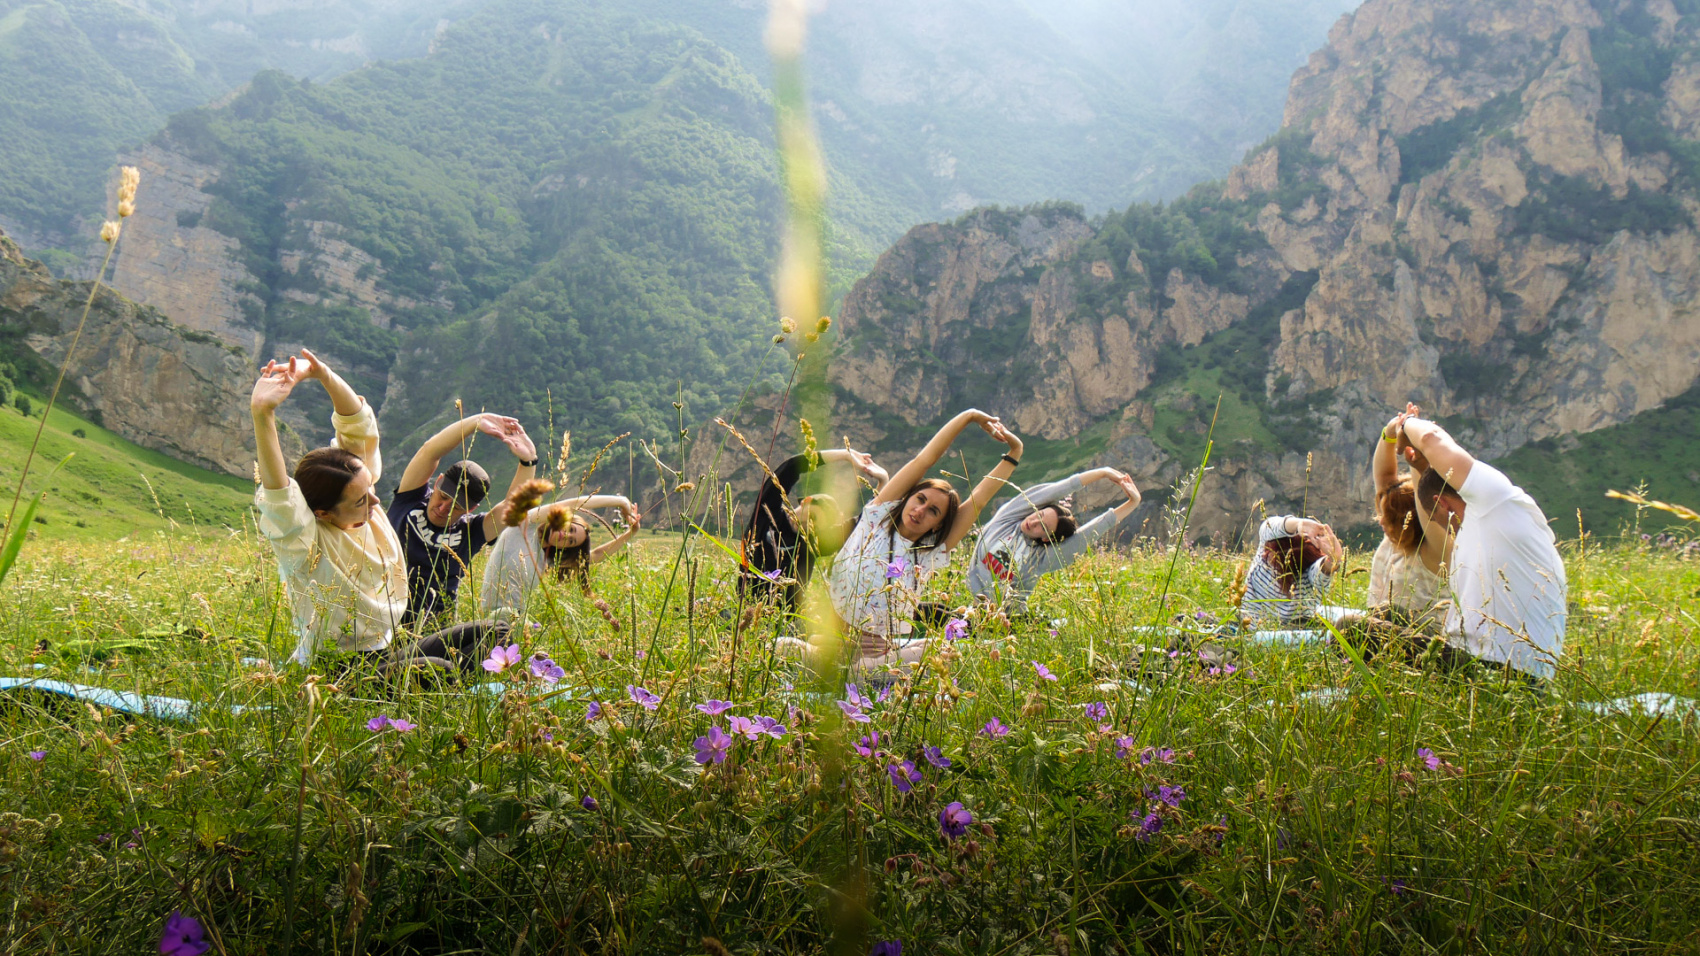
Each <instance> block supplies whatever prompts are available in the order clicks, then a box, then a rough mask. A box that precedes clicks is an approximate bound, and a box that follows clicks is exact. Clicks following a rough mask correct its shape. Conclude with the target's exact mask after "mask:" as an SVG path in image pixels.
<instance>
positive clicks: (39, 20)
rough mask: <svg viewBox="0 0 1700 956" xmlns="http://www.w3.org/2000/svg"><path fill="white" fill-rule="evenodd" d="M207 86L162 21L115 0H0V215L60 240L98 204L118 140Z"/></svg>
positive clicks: (131, 137) (151, 125) (194, 99)
mask: <svg viewBox="0 0 1700 956" xmlns="http://www.w3.org/2000/svg"><path fill="white" fill-rule="evenodd" d="M207 95H208V86H207V84H206V83H205V82H204V80H203V78H202V77H201V76H200V75H199V74H198V73H197V72H196V68H195V62H194V59H193V58H192V57H190V56H189V55H188V54H187V53H186V52H185V51H184V50H183V48H182V47H181V46H179V45H178V44H177V43H176V41H175V40H174V39H173V38H172V37H171V35H170V33H169V32H168V31H167V30H166V29H165V28H164V26H163V25H162V24H160V23H158V22H157V21H155V20H153V19H152V18H150V17H147V16H145V15H143V14H141V13H138V12H136V11H135V10H133V9H131V8H129V7H127V6H124V5H122V4H119V3H117V2H114V0H41V2H26V0H0V170H3V173H0V220H4V221H6V222H9V223H12V224H13V228H21V229H23V230H26V231H27V232H28V233H32V234H33V235H35V236H37V237H42V238H46V239H48V240H49V241H51V242H62V241H64V237H65V235H66V234H67V233H69V231H70V229H71V219H72V218H73V217H76V216H89V217H94V216H98V215H99V214H100V212H101V209H102V207H103V205H104V203H105V192H104V189H103V188H102V187H103V184H104V182H105V178H106V174H107V170H108V169H109V168H110V167H111V165H112V158H113V156H114V155H115V154H116V153H117V150H118V149H119V148H120V147H121V146H123V145H125V144H127V143H132V142H136V141H139V140H141V139H143V138H144V137H146V136H148V135H150V134H152V133H153V132H154V131H155V130H157V129H158V128H159V127H160V124H162V123H163V122H164V121H165V117H166V116H167V115H168V114H169V113H170V112H172V111H174V110H180V109H184V108H186V107H189V106H193V105H194V104H196V103H198V102H200V101H201V100H203V99H205V98H206V96H207Z"/></svg>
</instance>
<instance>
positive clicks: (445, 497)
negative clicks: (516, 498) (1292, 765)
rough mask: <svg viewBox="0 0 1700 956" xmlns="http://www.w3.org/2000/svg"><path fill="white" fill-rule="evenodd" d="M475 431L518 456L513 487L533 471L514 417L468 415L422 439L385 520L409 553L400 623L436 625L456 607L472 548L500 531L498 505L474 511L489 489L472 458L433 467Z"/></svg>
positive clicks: (531, 450)
mask: <svg viewBox="0 0 1700 956" xmlns="http://www.w3.org/2000/svg"><path fill="white" fill-rule="evenodd" d="M478 432H483V433H484V434H486V435H489V436H491V437H493V438H495V439H497V440H499V441H500V442H501V443H502V444H503V445H505V446H507V448H508V450H509V451H510V452H512V453H513V455H514V457H515V458H517V459H519V468H518V470H517V471H515V472H514V479H513V482H512V483H511V484H510V485H509V492H510V493H511V492H512V491H513V489H515V488H518V487H519V486H520V485H522V484H524V483H525V482H527V481H530V480H531V478H532V476H533V475H534V474H535V473H536V469H537V446H536V445H535V444H533V443H532V441H531V438H530V436H528V435H526V433H525V428H524V427H522V426H521V425H520V423H519V421H518V419H513V418H507V417H504V416H501V415H488V414H479V415H470V416H468V417H466V418H463V419H461V420H460V421H458V422H455V423H453V424H451V425H449V426H448V427H446V428H444V429H443V430H442V431H440V432H438V433H437V434H435V435H433V436H431V438H430V440H428V441H426V442H425V444H424V446H423V447H421V448H420V449H419V452H418V453H417V454H415V455H414V456H413V460H412V461H410V462H408V463H407V470H406V471H404V472H403V473H402V476H401V483H400V484H399V485H397V486H396V492H395V497H394V498H392V499H391V500H390V508H389V519H390V525H391V526H392V527H394V528H395V532H396V536H397V537H399V538H400V539H401V544H402V550H403V552H404V553H405V555H406V560H407V613H406V615H405V616H403V617H402V619H401V624H402V626H404V627H411V628H413V629H414V630H421V629H424V630H434V629H435V627H436V625H437V623H438V622H437V621H436V618H438V617H439V615H442V614H443V613H445V612H447V611H449V610H451V609H452V608H453V607H454V603H455V594H456V592H458V591H459V590H460V579H461V575H463V574H465V573H466V569H467V567H468V566H469V565H470V564H471V563H472V557H473V555H475V554H477V553H478V552H479V551H480V550H482V549H483V547H484V545H485V544H487V543H489V542H490V541H494V540H495V538H496V535H498V534H500V533H501V530H502V521H501V516H500V513H499V510H492V511H488V512H481V513H473V512H472V509H474V508H476V507H478V506H479V505H480V504H482V503H483V501H484V498H485V497H486V496H487V495H488V494H489V493H490V475H489V474H488V473H487V472H485V470H484V469H483V468H481V467H479V465H478V463H477V462H474V461H457V462H455V463H454V464H452V465H450V466H449V467H448V468H446V469H444V471H443V473H442V474H440V475H439V474H437V466H438V465H439V464H441V463H442V460H443V458H444V457H445V456H446V455H448V453H449V452H451V451H453V450H455V449H456V448H458V447H461V445H462V444H463V443H464V442H465V441H466V440H467V439H468V438H470V437H471V436H472V435H474V434H475V433H478Z"/></svg>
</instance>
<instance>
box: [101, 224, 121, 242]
mask: <svg viewBox="0 0 1700 956" xmlns="http://www.w3.org/2000/svg"><path fill="white" fill-rule="evenodd" d="M100 241H102V242H107V243H111V242H117V241H118V220H116V219H108V220H106V222H104V223H101V226H100Z"/></svg>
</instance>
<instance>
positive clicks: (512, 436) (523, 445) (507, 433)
mask: <svg viewBox="0 0 1700 956" xmlns="http://www.w3.org/2000/svg"><path fill="white" fill-rule="evenodd" d="M483 418H484V420H482V421H480V422H479V423H478V430H479V431H481V432H483V433H484V434H486V435H492V436H494V437H496V438H497V439H499V440H500V441H501V443H502V444H504V445H506V446H508V451H511V452H513V454H514V457H515V458H518V459H519V460H520V461H535V460H536V459H537V443H536V442H533V441H532V440H531V436H530V435H527V434H526V433H525V426H524V425H521V424H520V423H519V419H517V418H504V417H501V416H498V415H486V416H483ZM489 419H495V420H496V422H497V423H498V425H497V428H496V429H495V430H494V431H492V430H491V429H490V428H489V427H487V426H488V424H489V422H488V420H489Z"/></svg>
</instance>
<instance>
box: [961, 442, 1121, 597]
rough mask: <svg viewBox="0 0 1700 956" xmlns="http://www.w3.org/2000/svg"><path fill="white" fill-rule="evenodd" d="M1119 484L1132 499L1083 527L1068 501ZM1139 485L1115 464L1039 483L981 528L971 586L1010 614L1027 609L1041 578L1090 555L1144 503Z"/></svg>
mask: <svg viewBox="0 0 1700 956" xmlns="http://www.w3.org/2000/svg"><path fill="white" fill-rule="evenodd" d="M1106 478H1107V479H1109V480H1111V481H1113V482H1115V483H1116V485H1117V486H1119V487H1120V488H1121V489H1122V492H1123V493H1124V494H1126V495H1127V500H1126V501H1124V502H1122V503H1121V504H1120V505H1118V506H1116V507H1115V508H1112V509H1110V510H1108V511H1105V512H1104V513H1103V514H1101V515H1099V516H1098V517H1096V518H1094V519H1092V520H1091V521H1089V522H1087V523H1086V525H1085V526H1084V527H1082V526H1080V525H1079V523H1078V522H1077V521H1076V520H1075V517H1074V512H1073V511H1071V510H1070V509H1069V507H1068V506H1067V505H1066V504H1064V503H1063V499H1065V498H1067V497H1068V496H1070V495H1072V494H1074V493H1075V492H1077V491H1079V490H1080V489H1082V488H1084V487H1086V486H1087V485H1090V484H1094V483H1096V482H1099V481H1103V480H1104V479H1106ZM1139 501H1140V496H1139V486H1138V485H1135V484H1134V483H1133V479H1132V478H1130V477H1128V476H1127V475H1125V474H1122V473H1121V472H1119V471H1117V470H1116V469H1114V468H1094V469H1093V470H1091V471H1085V472H1081V473H1080V474H1078V475H1074V476H1072V477H1069V478H1064V479H1063V480H1062V481H1056V482H1052V483H1050V484H1048V485H1035V486H1033V487H1032V488H1028V489H1025V490H1024V491H1022V492H1021V493H1020V494H1018V495H1016V496H1015V500H1013V501H1011V502H1009V503H1008V504H1006V505H1004V506H1003V507H1002V508H999V509H998V511H997V514H995V515H993V516H992V520H990V521H988V522H986V527H985V530H983V531H981V532H980V542H979V544H977V545H975V547H974V560H973V563H971V564H970V565H969V566H968V590H969V591H970V592H971V593H972V594H973V595H974V596H975V597H976V598H979V599H980V600H982V601H988V602H990V603H991V604H992V605H993V606H994V607H997V608H999V609H1001V610H1003V611H1005V612H1007V613H1009V614H1021V613H1024V612H1025V611H1026V610H1027V598H1028V596H1029V595H1031V594H1032V593H1033V589H1034V588H1036V587H1038V586H1039V579H1040V578H1041V577H1043V576H1045V575H1047V574H1050V573H1051V572H1052V571H1060V570H1062V569H1063V568H1066V567H1068V566H1069V565H1070V564H1071V563H1073V562H1074V559H1075V558H1078V557H1080V556H1081V555H1082V554H1085V553H1086V549H1087V548H1090V547H1091V546H1092V545H1093V544H1094V543H1096V542H1097V541H1098V540H1099V539H1101V538H1102V537H1103V536H1104V535H1106V534H1109V533H1110V531H1111V530H1112V529H1113V528H1115V526H1116V525H1117V524H1119V523H1120V522H1121V521H1122V520H1123V519H1124V518H1126V517H1127V516H1128V515H1130V514H1133V512H1134V509H1135V508H1138V507H1139Z"/></svg>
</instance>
